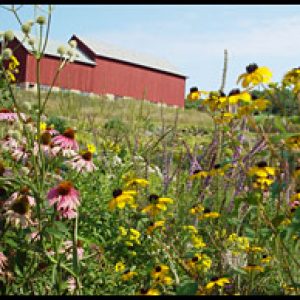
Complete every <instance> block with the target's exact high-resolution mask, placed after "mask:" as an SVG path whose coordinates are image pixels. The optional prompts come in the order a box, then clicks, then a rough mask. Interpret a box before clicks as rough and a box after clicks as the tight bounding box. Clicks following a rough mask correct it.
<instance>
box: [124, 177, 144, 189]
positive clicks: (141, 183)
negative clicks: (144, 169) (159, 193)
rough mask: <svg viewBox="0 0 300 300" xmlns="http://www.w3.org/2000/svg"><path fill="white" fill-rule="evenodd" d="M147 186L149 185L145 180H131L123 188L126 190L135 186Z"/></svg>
mask: <svg viewBox="0 0 300 300" xmlns="http://www.w3.org/2000/svg"><path fill="white" fill-rule="evenodd" d="M148 185H149V181H148V180H146V179H143V178H133V179H131V180H129V181H128V182H127V183H126V185H125V187H126V188H131V187H137V186H141V187H146V186H148Z"/></svg>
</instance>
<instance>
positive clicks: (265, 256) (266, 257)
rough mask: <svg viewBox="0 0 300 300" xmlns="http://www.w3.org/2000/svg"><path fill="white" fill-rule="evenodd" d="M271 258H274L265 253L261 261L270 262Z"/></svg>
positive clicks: (263, 262)
mask: <svg viewBox="0 0 300 300" xmlns="http://www.w3.org/2000/svg"><path fill="white" fill-rule="evenodd" d="M271 260H272V257H271V256H269V255H266V254H264V255H263V256H262V259H261V260H260V262H261V263H262V264H268V263H270V261H271Z"/></svg>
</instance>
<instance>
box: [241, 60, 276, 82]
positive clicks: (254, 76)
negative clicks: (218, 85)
mask: <svg viewBox="0 0 300 300" xmlns="http://www.w3.org/2000/svg"><path fill="white" fill-rule="evenodd" d="M271 77H272V73H271V71H270V70H269V69H268V68H267V67H259V66H258V65H257V64H255V63H253V64H250V65H248V66H247V67H246V73H243V74H241V75H240V76H239V77H238V80H237V84H238V83H239V82H240V81H242V86H243V88H246V87H249V86H250V85H252V86H256V85H258V84H261V83H267V82H269V81H270V80H271Z"/></svg>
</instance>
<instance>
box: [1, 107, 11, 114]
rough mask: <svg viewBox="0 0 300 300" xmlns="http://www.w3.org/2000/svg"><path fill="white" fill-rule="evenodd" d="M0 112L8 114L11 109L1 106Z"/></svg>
mask: <svg viewBox="0 0 300 300" xmlns="http://www.w3.org/2000/svg"><path fill="white" fill-rule="evenodd" d="M0 113H1V114H8V113H11V111H10V110H8V109H7V108H2V109H0Z"/></svg>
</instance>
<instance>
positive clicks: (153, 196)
mask: <svg viewBox="0 0 300 300" xmlns="http://www.w3.org/2000/svg"><path fill="white" fill-rule="evenodd" d="M158 198H159V196H157V195H156V194H151V195H150V196H149V201H150V202H151V203H156V202H157V200H158Z"/></svg>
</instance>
